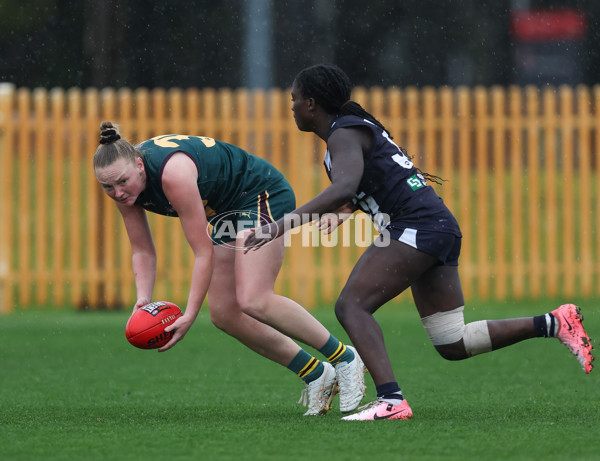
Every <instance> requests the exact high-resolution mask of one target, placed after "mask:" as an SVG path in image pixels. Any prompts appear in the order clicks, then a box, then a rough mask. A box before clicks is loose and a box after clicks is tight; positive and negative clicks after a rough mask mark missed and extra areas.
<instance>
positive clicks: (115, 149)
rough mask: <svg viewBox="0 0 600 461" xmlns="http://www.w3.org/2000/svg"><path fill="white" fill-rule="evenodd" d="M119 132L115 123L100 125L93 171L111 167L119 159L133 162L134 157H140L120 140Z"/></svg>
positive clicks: (131, 147) (135, 150)
mask: <svg viewBox="0 0 600 461" xmlns="http://www.w3.org/2000/svg"><path fill="white" fill-rule="evenodd" d="M119 131H120V130H119V125H117V124H116V123H113V122H102V123H101V124H100V141H99V142H100V145H99V146H98V148H97V149H96V152H95V153H94V169H96V168H103V167H106V166H108V165H112V164H113V163H114V162H116V161H117V160H119V159H121V158H124V159H126V160H130V161H132V162H133V161H135V159H136V157H140V156H141V155H140V152H139V151H138V150H137V149H136V148H135V147H133V146H132V145H131V144H130V143H129V142H128V141H126V140H125V139H122V138H121V134H120V132H119Z"/></svg>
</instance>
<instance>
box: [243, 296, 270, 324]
mask: <svg viewBox="0 0 600 461" xmlns="http://www.w3.org/2000/svg"><path fill="white" fill-rule="evenodd" d="M237 302H238V304H239V306H240V308H241V310H242V312H243V313H244V314H246V315H249V316H250V317H252V318H255V319H256V320H259V321H263V320H265V319H266V318H267V305H268V303H267V302H266V300H265V299H264V296H261V295H260V294H259V293H243V292H240V293H238V295H237Z"/></svg>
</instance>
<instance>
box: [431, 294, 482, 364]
mask: <svg viewBox="0 0 600 461" xmlns="http://www.w3.org/2000/svg"><path fill="white" fill-rule="evenodd" d="M464 308H465V307H464V306H460V307H457V308H456V309H453V310H451V311H446V312H437V313H435V314H433V315H428V316H427V317H423V318H422V319H421V321H422V322H423V326H424V327H425V331H426V332H427V336H429V339H430V340H431V342H432V343H433V345H434V346H443V345H444V344H453V343H455V342H457V341H459V340H461V339H462V340H463V343H464V345H465V350H466V351H467V355H468V356H469V357H472V356H474V355H477V354H481V353H483V352H489V351H491V350H492V340H491V338H490V332H489V330H488V325H487V320H479V321H477V322H471V323H468V324H467V325H465V319H464V315H463V311H464Z"/></svg>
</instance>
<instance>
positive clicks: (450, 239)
mask: <svg viewBox="0 0 600 461" xmlns="http://www.w3.org/2000/svg"><path fill="white" fill-rule="evenodd" d="M386 230H387V231H388V232H389V233H390V240H398V241H399V242H402V243H406V244H407V245H410V246H411V247H413V248H416V249H417V250H420V251H422V252H423V253H427V254H429V255H431V256H434V257H435V258H437V259H439V260H440V262H441V263H442V265H444V266H458V257H459V256H460V245H461V241H462V238H461V237H457V236H456V235H454V234H449V233H446V232H430V231H424V230H417V229H412V228H410V227H398V226H394V225H393V224H390V225H389V226H387V227H386Z"/></svg>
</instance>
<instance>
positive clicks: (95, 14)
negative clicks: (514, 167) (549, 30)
mask: <svg viewBox="0 0 600 461" xmlns="http://www.w3.org/2000/svg"><path fill="white" fill-rule="evenodd" d="M565 7H570V8H575V9H577V10H580V11H581V12H582V13H583V14H584V15H585V18H586V24H587V26H586V32H585V36H584V37H582V38H581V39H580V40H578V41H577V43H562V44H560V43H558V44H555V45H556V46H558V47H559V49H560V50H564V53H565V54H568V53H570V55H571V58H572V59H573V60H574V62H575V63H576V67H577V71H576V72H572V73H571V74H573V75H571V76H570V77H569V78H570V79H571V80H572V79H573V78H574V79H576V80H577V81H578V83H585V84H594V83H597V82H598V75H600V52H599V47H598V45H599V43H600V40H599V32H598V27H597V18H600V2H598V1H596V0H571V1H565V0H562V1H561V0H531V1H529V0H487V1H478V0H445V1H432V0H405V1H399V0H375V1H371V2H365V1H364V0H295V1H293V0H221V1H220V0H195V1H190V0H168V1H156V2H153V1H147V0H0V50H2V51H1V52H0V81H4V82H12V83H14V84H16V85H17V86H26V87H37V86H41V87H55V86H60V87H82V88H85V87H107V86H111V87H116V88H120V87H131V88H136V87H148V88H153V87H183V88H185V87H215V88H219V87H232V88H236V87H242V86H250V87H251V86H277V87H283V88H285V87H289V86H290V85H291V82H292V80H293V78H294V76H295V75H296V73H297V72H298V71H299V70H300V69H301V68H303V67H305V66H308V65H311V64H315V63H319V62H333V63H336V64H338V65H339V66H341V67H342V68H343V69H344V70H346V72H347V73H348V74H349V75H350V77H351V78H352V80H353V83H354V84H357V85H358V84H360V85H366V86H372V85H382V86H391V85H397V86H408V85H416V86H425V85H433V86H440V85H452V86H457V85H470V86H473V85H486V86H489V85H495V84H499V85H509V84H512V83H519V81H520V80H519V75H518V74H519V63H518V62H517V60H518V57H517V55H516V53H515V50H516V48H517V47H518V46H519V44H518V43H517V41H516V39H515V37H514V35H513V34H511V25H510V20H511V15H512V13H513V12H514V11H515V10H516V9H519V8H550V9H560V8H565ZM255 36H261V37H264V38H265V42H264V43H263V44H262V45H258V48H256V46H255V45H252V46H255V47H254V48H253V49H252V50H251V49H249V46H250V44H251V43H252V39H253V37H255ZM561 46H562V48H561ZM257 49H258V50H259V52H258V53H257ZM257 63H258V64H259V65H262V67H263V68H264V71H265V75H267V77H264V78H263V80H262V82H260V81H259V82H258V83H256V82H255V83H252V82H253V81H252V77H253V76H254V74H255V70H256V68H257V67H256V65H257ZM253 65H254V67H253ZM552 67H554V70H557V71H558V67H560V65H559V66H550V67H549V69H546V71H545V72H539V73H538V75H537V77H535V78H534V80H533V81H528V82H526V83H534V84H539V85H545V84H551V85H553V84H561V83H572V82H570V81H566V82H565V81H563V80H564V78H563V77H561V76H560V73H559V74H557V75H555V74H554V73H553V69H552ZM564 67H567V68H568V67H569V65H566V66H564ZM567 70H569V69H567Z"/></svg>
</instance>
